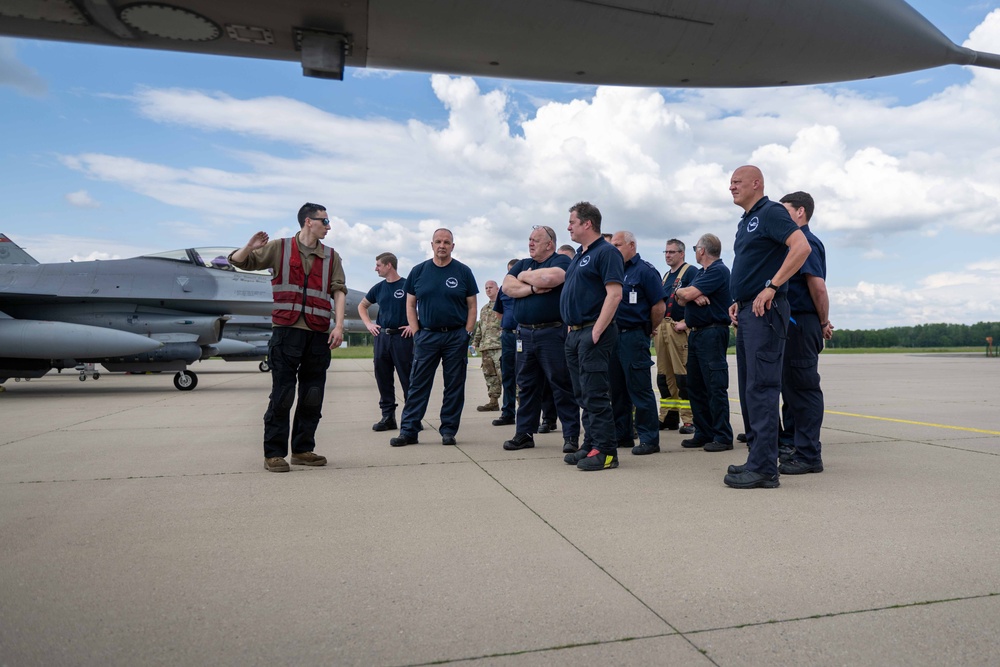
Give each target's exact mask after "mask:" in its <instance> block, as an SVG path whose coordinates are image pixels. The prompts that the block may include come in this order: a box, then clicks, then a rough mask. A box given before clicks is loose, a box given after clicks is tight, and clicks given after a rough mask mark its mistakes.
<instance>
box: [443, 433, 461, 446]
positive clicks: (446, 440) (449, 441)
mask: <svg viewBox="0 0 1000 667" xmlns="http://www.w3.org/2000/svg"><path fill="white" fill-rule="evenodd" d="M441 444H442V445H456V444H458V443H457V442H456V441H455V436H453V435H442V436H441Z"/></svg>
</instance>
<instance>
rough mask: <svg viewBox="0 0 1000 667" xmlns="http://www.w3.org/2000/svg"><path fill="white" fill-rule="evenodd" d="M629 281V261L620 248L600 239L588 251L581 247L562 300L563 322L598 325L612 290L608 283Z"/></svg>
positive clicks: (564, 287)
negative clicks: (626, 260) (606, 299)
mask: <svg viewBox="0 0 1000 667" xmlns="http://www.w3.org/2000/svg"><path fill="white" fill-rule="evenodd" d="M623 280H625V261H624V260H623V259H622V254H621V252H619V251H618V248H616V247H614V246H613V245H611V244H610V243H608V242H607V241H605V240H604V237H603V236H599V237H597V240H595V241H594V242H593V243H591V244H590V247H588V248H587V249H586V250H584V249H583V246H580V247H579V248H577V251H576V256H575V257H573V261H572V262H570V265H569V268H568V269H566V283H565V284H564V285H563V291H562V297H561V298H560V299H559V311H560V313H561V314H562V321H563V322H565V323H566V324H569V325H580V324H584V323H585V322H596V321H597V318H598V317H600V315H601V307H602V306H603V305H604V298H605V297H606V296H607V294H608V291H607V289H606V288H605V287H604V286H605V285H607V284H608V283H619V284H621V282H622V281H623Z"/></svg>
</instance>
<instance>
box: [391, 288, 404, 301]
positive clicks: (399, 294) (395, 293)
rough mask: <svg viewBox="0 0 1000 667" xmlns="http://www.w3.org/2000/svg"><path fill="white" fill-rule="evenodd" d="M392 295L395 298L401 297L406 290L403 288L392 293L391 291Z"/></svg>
mask: <svg viewBox="0 0 1000 667" xmlns="http://www.w3.org/2000/svg"><path fill="white" fill-rule="evenodd" d="M392 295H393V296H394V297H396V298H397V299H402V298H403V296H405V295H406V292H404V291H403V290H401V289H398V290H396V291H395V292H393V293H392Z"/></svg>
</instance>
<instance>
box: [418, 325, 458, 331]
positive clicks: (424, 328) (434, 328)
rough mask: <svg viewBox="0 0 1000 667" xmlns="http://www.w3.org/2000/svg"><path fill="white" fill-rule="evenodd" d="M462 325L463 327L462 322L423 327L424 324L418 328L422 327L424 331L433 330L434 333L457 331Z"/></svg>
mask: <svg viewBox="0 0 1000 667" xmlns="http://www.w3.org/2000/svg"><path fill="white" fill-rule="evenodd" d="M463 327H465V325H464V324H456V325H455V326H453V327H425V326H421V327H420V328H421V329H423V330H424V331H433V332H434V333H448V332H449V331H457V330H459V329H461V328H463Z"/></svg>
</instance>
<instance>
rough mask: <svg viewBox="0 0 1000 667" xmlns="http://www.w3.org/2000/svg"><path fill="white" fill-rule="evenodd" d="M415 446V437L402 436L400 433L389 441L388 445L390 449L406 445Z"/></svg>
mask: <svg viewBox="0 0 1000 667" xmlns="http://www.w3.org/2000/svg"><path fill="white" fill-rule="evenodd" d="M415 444H417V436H415V435H403V434H402V433H400V434H399V435H398V436H396V437H395V438H393V439H392V440H390V441H389V445H390V446H392V447H405V446H407V445H415Z"/></svg>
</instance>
